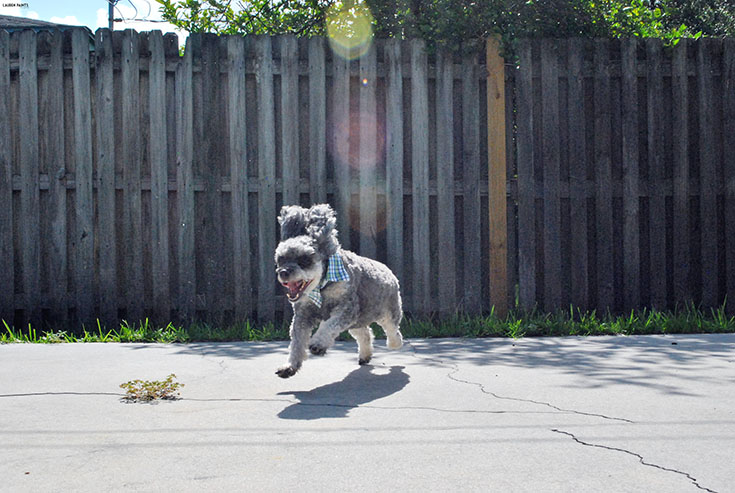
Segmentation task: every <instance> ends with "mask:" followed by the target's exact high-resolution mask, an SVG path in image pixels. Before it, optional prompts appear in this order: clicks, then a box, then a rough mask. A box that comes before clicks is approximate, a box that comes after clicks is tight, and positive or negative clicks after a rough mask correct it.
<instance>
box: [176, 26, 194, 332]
mask: <svg viewBox="0 0 735 493" xmlns="http://www.w3.org/2000/svg"><path fill="white" fill-rule="evenodd" d="M194 36H198V35H192V36H189V38H188V39H187V40H186V48H185V51H184V56H183V57H182V59H181V61H180V62H179V65H178V66H177V67H176V186H177V188H176V201H177V210H178V224H177V227H176V229H177V231H178V237H177V241H178V266H179V273H178V274H179V293H178V294H179V296H178V312H179V319H180V320H181V321H190V320H192V318H193V317H194V315H195V310H196V268H195V265H194V262H195V258H194V168H193V163H194V117H193V90H192V78H193V77H192V76H193V73H192V52H193V50H194V47H193V45H194Z"/></svg>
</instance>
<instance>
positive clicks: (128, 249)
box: [0, 29, 504, 327]
mask: <svg viewBox="0 0 735 493" xmlns="http://www.w3.org/2000/svg"><path fill="white" fill-rule="evenodd" d="M483 64H484V54H478V55H477V56H467V57H464V58H462V59H460V58H456V57H452V56H450V55H447V54H444V53H439V54H437V55H436V56H433V55H432V56H431V58H429V57H428V56H427V54H426V52H425V50H424V45H423V42H422V41H420V40H413V41H397V40H378V41H376V42H374V43H373V44H372V47H371V49H370V50H369V51H368V52H367V54H366V55H364V56H363V57H361V58H360V59H359V60H354V61H346V60H344V59H342V58H340V57H338V56H333V55H332V54H331V50H330V49H329V47H328V45H327V43H326V42H325V40H324V39H322V38H312V39H297V38H295V37H291V36H282V37H265V36H263V37H261V36H253V37H245V38H243V37H216V36H213V35H192V36H190V37H189V39H188V41H187V46H186V51H185V54H184V55H183V56H180V55H179V52H178V49H177V39H176V37H175V35H165V36H162V35H161V34H160V33H159V32H151V33H142V34H137V33H135V32H134V31H132V30H127V31H124V32H113V33H111V32H110V31H108V30H105V29H101V30H99V31H97V33H96V36H95V38H94V40H92V42H91V40H90V38H89V36H88V35H87V34H85V33H84V32H82V31H77V32H73V33H67V34H62V33H40V34H36V33H34V32H33V31H24V32H21V33H13V34H11V35H8V34H7V33H5V32H3V31H0V203H1V204H3V205H2V207H1V208H0V273H1V274H0V275H2V280H1V284H0V300H1V301H0V318H3V319H5V320H13V321H14V322H15V324H16V325H18V324H21V323H23V324H24V323H26V322H27V321H33V322H35V323H38V321H46V322H48V323H50V324H52V325H53V326H55V327H59V326H62V325H63V324H65V323H67V322H69V323H74V324H78V323H79V322H85V323H87V324H90V323H93V321H94V319H95V318H99V319H100V320H101V321H102V322H103V323H105V324H114V323H116V322H117V321H118V320H119V319H127V320H130V321H138V320H141V319H142V318H144V317H150V318H151V319H152V320H154V321H156V322H167V321H169V320H176V321H186V320H192V319H199V320H205V321H209V322H214V323H219V322H222V321H225V322H226V321H232V320H242V319H245V318H252V317H256V318H257V319H259V320H263V321H267V320H274V319H275V320H277V319H278V318H279V316H280V315H279V314H280V313H283V312H285V313H287V314H288V313H289V312H290V309H289V308H288V307H287V303H286V301H285V297H284V296H283V293H282V288H280V287H279V286H278V285H277V282H276V278H275V273H274V263H273V252H274V249H275V246H276V242H277V240H278V231H277V223H276V216H277V214H278V211H279V209H280V206H281V205H283V204H293V203H301V204H303V205H309V204H311V203H317V202H323V201H328V202H330V203H331V204H333V205H334V206H335V208H336V210H337V212H338V219H339V223H338V228H339V231H340V238H341V241H342V243H343V245H344V246H345V247H346V248H351V249H353V250H356V251H358V252H360V253H362V254H365V255H368V256H371V257H375V258H378V259H379V260H382V261H384V262H386V263H387V264H388V265H389V266H390V267H391V268H392V269H393V270H394V271H395V272H396V274H397V276H398V277H399V279H400V280H401V282H402V288H403V297H404V305H405V308H406V310H407V311H409V312H411V313H414V314H428V313H433V312H439V313H445V314H446V313H450V312H453V311H455V310H457V309H461V310H463V311H467V312H470V313H478V312H480V311H483V310H488V309H489V301H488V300H489V295H488V291H489V281H488V274H487V272H488V271H487V267H486V266H487V265H488V259H487V251H488V244H489V239H488V230H487V220H486V219H484V218H486V217H487V216H488V210H487V185H486V183H487V141H486V139H485V138H484V136H485V135H486V134H487V130H486V125H487V122H486V119H487V117H486V112H485V109H486V98H485V96H486V90H485V80H486V69H485V66H484V65H483ZM501 79H502V77H501ZM503 182H504V180H503Z"/></svg>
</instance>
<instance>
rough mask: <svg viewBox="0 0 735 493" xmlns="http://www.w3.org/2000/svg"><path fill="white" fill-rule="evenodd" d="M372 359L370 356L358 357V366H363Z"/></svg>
mask: <svg viewBox="0 0 735 493" xmlns="http://www.w3.org/2000/svg"><path fill="white" fill-rule="evenodd" d="M371 359H372V357H371V356H368V357H366V358H360V359H359V360H358V361H357V362H358V363H359V364H360V366H365V365H367V364H368V363H370V360H371Z"/></svg>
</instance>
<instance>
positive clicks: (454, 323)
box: [0, 304, 735, 344]
mask: <svg viewBox="0 0 735 493" xmlns="http://www.w3.org/2000/svg"><path fill="white" fill-rule="evenodd" d="M2 324H3V326H2V327H0V343H46V344H53V343H63V342H158V343H188V342H202V341H207V342H225V341H276V340H286V339H288V328H287V327H285V326H283V327H276V326H274V325H273V324H266V325H263V326H257V325H255V324H253V323H251V322H248V321H246V322H242V323H238V324H235V325H230V326H226V327H218V326H212V325H208V324H192V325H189V326H176V325H174V324H172V323H169V324H168V325H166V326H165V327H156V326H154V325H152V324H151V323H150V322H149V320H148V319H146V320H144V321H142V322H140V323H138V324H131V323H129V322H127V321H123V322H122V323H121V324H120V326H119V327H115V328H113V329H110V330H108V329H106V328H104V327H102V326H101V325H100V323H99V322H97V326H96V327H95V328H94V329H93V330H91V331H90V330H87V328H85V327H82V329H81V330H79V331H75V332H68V331H54V330H50V331H43V332H42V331H38V330H36V328H34V327H31V326H30V325H29V326H28V327H27V328H23V329H15V328H13V327H12V326H9V325H8V324H7V323H6V322H4V321H3V323H2ZM401 331H402V332H403V335H404V336H405V337H407V338H437V337H511V338H521V337H537V336H596V335H642V334H682V333H707V334H711V333H732V332H735V316H732V315H729V314H728V312H727V310H726V307H725V305H724V304H723V305H722V306H721V307H719V308H717V309H711V310H702V309H699V308H697V307H695V306H692V305H687V306H685V307H683V308H680V309H676V310H669V311H657V310H649V309H642V310H634V311H631V312H630V313H628V314H626V315H612V314H610V313H606V314H599V313H597V312H595V311H591V312H586V311H585V312H583V311H581V310H578V309H575V308H573V307H572V308H570V309H569V310H567V311H559V312H556V313H545V312H540V311H538V310H533V311H529V312H523V311H519V310H514V311H511V313H510V314H508V316H506V317H498V316H497V315H496V314H495V313H490V314H489V315H485V316H469V315H459V314H458V315H454V316H451V317H448V318H445V319H412V318H406V319H404V321H403V323H402V325H401ZM377 333H378V334H379V336H380V335H382V332H381V331H379V330H378V332H377ZM340 338H341V339H344V340H347V339H350V336H349V335H347V333H343V334H342V335H341V336H340Z"/></svg>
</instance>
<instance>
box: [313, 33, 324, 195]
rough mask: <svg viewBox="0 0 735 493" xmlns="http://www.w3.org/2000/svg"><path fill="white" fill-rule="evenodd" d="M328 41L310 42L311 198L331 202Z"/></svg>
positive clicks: (319, 39)
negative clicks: (327, 88)
mask: <svg viewBox="0 0 735 493" xmlns="http://www.w3.org/2000/svg"><path fill="white" fill-rule="evenodd" d="M325 90H326V69H325V62H324V38H321V37H312V38H310V39H309V195H310V197H311V202H312V204H321V203H324V202H326V201H327V160H326V153H327V142H326V138H327V133H326V132H327V105H326V103H327V102H326V93H325Z"/></svg>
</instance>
